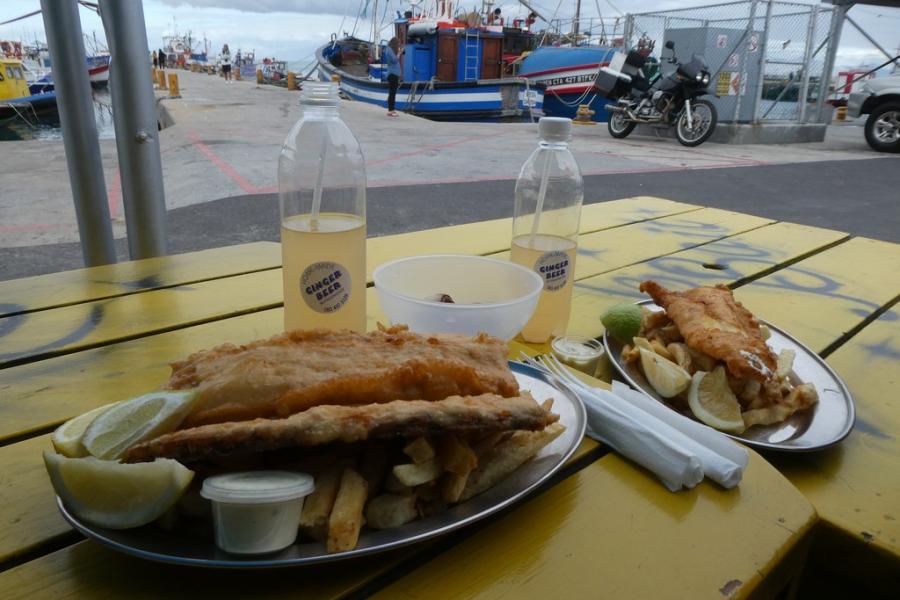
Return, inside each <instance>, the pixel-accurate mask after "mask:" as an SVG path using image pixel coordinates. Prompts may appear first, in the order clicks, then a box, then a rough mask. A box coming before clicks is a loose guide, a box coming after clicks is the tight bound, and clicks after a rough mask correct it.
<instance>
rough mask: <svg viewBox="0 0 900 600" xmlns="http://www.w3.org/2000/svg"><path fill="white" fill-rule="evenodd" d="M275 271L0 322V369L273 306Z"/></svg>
mask: <svg viewBox="0 0 900 600" xmlns="http://www.w3.org/2000/svg"><path fill="white" fill-rule="evenodd" d="M281 302H282V289H281V269H270V270H267V271H258V272H255V273H248V274H246V275H240V276H237V277H226V278H223V279H214V280H211V281H203V282H199V283H195V284H190V285H184V286H176V287H172V288H166V289H161V290H153V291H149V292H143V293H141V294H131V295H129V296H119V297H116V298H109V299H107V300H98V301H94V302H86V303H82V304H73V305H71V306H63V307H60V308H55V309H53V310H49V311H41V312H37V313H27V314H22V315H16V316H12V317H6V318H5V319H3V320H0V328H2V331H0V344H2V350H0V367H2V366H4V365H7V366H8V365H10V364H15V363H17V362H21V361H24V360H35V359H38V358H40V357H42V356H51V355H54V354H58V353H63V352H73V351H75V350H78V349H81V348H89V347H92V346H98V345H102V344H109V343H111V342H115V341H119V340H125V339H129V338H133V337H137V336H142V335H147V334H150V333H155V332H160V331H165V330H168V329H174V328H177V327H186V326H190V325H192V324H197V323H202V322H204V321H211V320H215V319H222V318H225V317H229V316H234V315H238V314H242V313H248V312H253V311H256V310H261V309H264V308H271V307H275V306H279V305H280V304H281Z"/></svg>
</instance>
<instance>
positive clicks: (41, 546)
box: [0, 197, 900, 598]
mask: <svg viewBox="0 0 900 600" xmlns="http://www.w3.org/2000/svg"><path fill="white" fill-rule="evenodd" d="M510 232H511V224H510V221H509V219H499V220H494V221H487V222H480V223H472V224H468V225H459V226H453V227H446V228H441V229H435V230H429V231H420V232H414V233H408V234H402V235H395V236H388V237H382V238H373V239H370V240H369V241H368V253H369V274H370V275H371V270H372V269H373V268H374V267H375V266H377V265H379V264H381V263H383V262H384V261H386V260H390V259H392V258H397V257H401V256H407V255H412V254H419V253H436V252H464V253H471V254H483V255H497V256H504V255H506V253H507V251H508V240H509V236H510ZM898 273H900V246H898V245H894V244H889V243H885V242H879V241H875V240H869V239H864V238H851V237H850V236H848V235H847V234H845V233H841V232H839V231H832V230H826V229H820V228H815V227H808V226H804V225H798V224H793V223H784V222H776V221H773V220H771V219H765V218H761V217H755V216H751V215H746V214H740V213H736V212H729V211H724V210H719V209H713V208H704V207H701V206H694V205H690V204H684V203H679V202H672V201H669V200H664V199H660V198H650V197H640V198H630V199H624V200H618V201H613V202H605V203H601V204H592V205H588V206H585V208H584V214H583V218H582V235H581V239H580V248H579V255H578V259H577V266H576V278H577V283H576V291H575V295H574V299H573V310H572V319H571V322H570V332H577V333H583V334H588V335H591V336H599V335H600V334H602V331H603V329H602V325H601V324H600V321H599V315H600V314H601V313H602V312H603V310H604V309H605V308H607V307H608V306H610V305H611V304H613V303H616V302H620V301H622V300H623V299H636V298H637V297H638V296H639V294H638V293H637V291H636V288H637V283H638V282H640V281H642V280H643V279H647V278H651V277H652V278H655V279H657V280H660V281H662V282H663V283H665V284H667V285H670V286H673V287H687V286H694V285H698V284H715V283H728V284H730V285H732V286H733V287H734V288H735V289H736V295H737V297H738V298H739V299H740V300H741V301H743V302H744V303H745V304H746V305H747V306H748V307H749V308H750V309H751V310H753V311H754V312H756V313H757V314H759V315H760V316H762V317H764V318H765V319H767V320H769V321H771V322H773V323H775V324H776V325H778V326H780V327H781V328H783V329H786V330H788V331H790V332H791V333H793V334H794V335H795V336H796V337H798V338H799V339H800V340H801V341H803V342H805V343H806V344H807V345H809V346H810V347H812V348H813V349H815V350H816V351H817V352H820V353H821V354H822V355H823V356H824V357H826V358H827V360H828V362H829V363H830V364H831V365H832V366H833V367H834V368H835V369H836V370H837V372H838V373H839V374H840V375H841V376H842V377H843V378H844V380H845V381H846V383H847V384H848V386H849V388H850V390H851V391H852V393H853V395H854V397H855V399H856V402H857V411H858V421H857V426H856V429H855V430H854V431H853V432H852V433H851V435H850V436H849V438H847V439H846V440H845V441H844V442H843V443H842V444H840V445H838V446H837V447H834V448H831V449H829V450H825V451H821V452H817V453H812V454H807V455H778V454H771V453H767V454H765V455H760V454H757V453H755V452H752V451H751V461H750V465H749V467H748V469H747V471H746V473H745V477H744V480H743V482H742V483H741V485H740V486H739V488H737V489H734V490H730V491H726V490H723V489H721V488H719V487H717V486H716V485H715V484H711V483H709V482H704V483H702V484H701V485H700V486H698V487H697V488H696V489H694V490H692V491H687V492H680V493H677V494H673V493H670V492H668V491H666V490H665V488H664V487H663V486H662V485H660V484H659V483H658V482H657V481H656V480H655V479H654V477H653V476H652V475H650V474H648V473H646V472H645V471H643V470H642V469H641V468H639V467H637V466H635V465H633V464H631V463H629V462H628V461H627V460H625V459H622V458H621V457H619V456H617V455H616V454H615V453H611V452H609V450H608V449H607V448H605V447H603V446H601V445H599V444H597V443H595V442H593V441H591V440H589V439H585V440H584V441H583V442H582V444H581V446H580V448H579V450H578V452H577V453H576V454H575V456H574V457H573V458H572V459H571V460H570V461H569V463H568V464H567V465H566V466H565V467H564V468H563V470H562V471H561V472H560V474H559V475H558V476H557V477H555V478H554V480H553V481H552V482H551V483H550V484H549V485H546V486H544V487H543V488H542V489H541V491H539V492H538V493H536V494H534V495H532V496H530V497H529V498H527V499H525V500H524V501H522V502H520V503H518V504H517V505H515V506H514V507H512V508H510V509H507V510H505V511H503V512H502V513H501V514H500V515H498V516H495V517H492V518H488V519H485V520H484V521H482V522H480V523H477V524H475V525H473V526H470V527H469V528H467V529H465V530H462V531H460V532H457V533H454V534H450V535H447V536H445V537H442V538H439V539H437V540H433V541H430V542H425V543H421V544H418V545H415V546H411V547H407V548H402V549H399V550H396V551H391V552H387V553H384V554H380V555H375V556H371V557H368V558H364V559H359V560H352V561H346V562H339V563H334V564H329V565H325V566H313V567H301V568H292V569H283V570H277V571H264V572H246V571H242V572H234V571H229V572H225V571H214V570H206V569H195V568H193V569H192V568H187V567H176V566H172V565H167V564H159V563H151V562H148V561H143V560H140V559H138V558H134V557H131V556H126V555H123V554H119V553H116V552H114V551H112V550H109V549H107V548H105V547H104V546H102V545H100V544H99V543H96V542H94V541H91V540H84V539H83V538H82V537H81V536H80V535H78V534H77V533H75V532H74V531H73V530H72V529H71V528H70V527H68V526H67V525H66V523H65V522H64V521H63V520H62V517H61V516H60V515H59V513H58V511H57V509H56V506H55V504H54V498H53V494H52V489H51V487H50V483H49V480H48V478H47V475H46V473H45V472H44V468H43V463H42V459H41V451H42V450H43V449H45V448H48V447H49V445H50V444H49V434H50V432H52V430H53V429H54V428H55V427H56V426H57V425H59V424H60V423H62V422H63V421H65V420H66V419H68V418H70V417H72V416H74V415H76V414H79V413H82V412H85V411H87V410H88V409H90V408H93V407H95V406H98V405H101V404H104V403H108V402H111V401H115V400H119V399H122V398H126V397H129V396H132V395H137V394H139V393H143V392H145V391H148V390H150V389H153V388H155V387H157V386H159V385H160V384H161V383H162V382H164V381H165V380H166V378H167V377H168V373H169V368H168V363H169V362H171V361H173V360H175V359H178V358H181V357H183V356H185V355H187V354H188V353H190V352H193V351H195V350H199V349H202V348H207V347H210V346H213V345H216V344H219V343H223V342H235V343H240V342H246V341H249V340H252V339H256V338H260V337H266V336H269V335H272V334H275V333H277V332H279V331H280V330H281V328H282V311H281V308H280V304H281V273H280V250H279V247H278V245H277V244H274V243H265V242H263V243H254V244H246V245H241V246H233V247H228V248H219V249H213V250H205V251H201V252H194V253H190V254H183V255H176V256H169V257H164V258H158V259H150V260H144V261H136V262H130V263H122V264H117V265H110V266H105V267H96V268H92V269H82V270H77V271H69V272H65V273H59V274H53V275H45V276H39V277H32V278H27V279H20V280H14V281H8V282H0V515H2V518H0V598H120V597H128V598H155V597H160V596H163V595H165V596H166V597H171V598H179V597H185V598H186V597H198V596H200V597H207V596H216V597H234V596H241V595H248V594H252V596H253V597H259V598H269V597H298V596H302V597H304V598H340V597H346V596H350V595H353V596H354V597H356V596H368V595H374V596H377V597H379V598H397V597H400V598H457V597H490V598H498V597H509V598H532V597H533V598H547V597H554V596H560V597H572V598H581V597H590V598H601V597H602V598H645V597H647V598H651V597H652V598H723V597H724V598H747V597H754V598H770V597H775V596H777V595H778V594H782V593H785V594H786V595H787V596H788V597H790V596H791V595H793V594H795V593H796V592H797V591H798V590H799V591H800V592H801V595H803V594H802V593H803V592H810V591H812V592H813V593H815V592H816V591H821V590H830V591H832V592H834V591H835V590H841V589H847V590H852V591H854V592H858V593H860V594H862V595H863V596H866V595H869V596H871V595H872V594H877V593H883V594H884V595H885V596H888V595H889V594H888V591H891V590H896V589H898V584H900V581H898V578H900V575H898V574H900V468H898V467H900V465H898V462H900V459H898V456H900V452H898V451H900V444H898V440H897V432H898V431H900V412H898V409H897V403H896V391H895V390H896V389H897V386H898V383H900V382H898V358H900V310H898V309H897V308H896V307H895V306H893V304H894V303H895V302H896V301H897V298H898V293H900V280H898V277H897V274H898ZM370 285H371V281H370ZM369 294H370V295H369V312H370V324H372V325H374V323H375V322H376V321H377V320H383V317H382V315H381V314H380V310H379V307H378V302H377V299H376V297H375V295H374V293H373V290H372V289H370V290H369ZM522 349H526V350H528V351H529V352H532V353H533V352H539V351H542V350H543V349H542V348H536V347H533V348H525V347H523V346H521V345H518V344H515V343H512V344H511V356H515V355H518V352H519V351H520V350H522Z"/></svg>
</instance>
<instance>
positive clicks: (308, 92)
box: [300, 81, 341, 106]
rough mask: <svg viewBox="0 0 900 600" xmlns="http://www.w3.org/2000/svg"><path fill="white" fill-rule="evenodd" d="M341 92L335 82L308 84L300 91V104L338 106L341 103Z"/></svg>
mask: <svg viewBox="0 0 900 600" xmlns="http://www.w3.org/2000/svg"><path fill="white" fill-rule="evenodd" d="M339 91H340V90H339V89H338V84H337V83H334V82H333V81H317V82H307V83H304V84H303V88H302V89H301V90H300V104H305V105H312V106H338V105H340V103H341V98H340V96H339V95H338V92H339Z"/></svg>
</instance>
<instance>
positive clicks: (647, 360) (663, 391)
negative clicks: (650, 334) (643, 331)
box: [635, 338, 691, 398]
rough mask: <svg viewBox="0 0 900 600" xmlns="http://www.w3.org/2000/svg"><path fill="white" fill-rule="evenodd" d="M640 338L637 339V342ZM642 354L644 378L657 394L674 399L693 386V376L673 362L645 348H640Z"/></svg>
mask: <svg viewBox="0 0 900 600" xmlns="http://www.w3.org/2000/svg"><path fill="white" fill-rule="evenodd" d="M637 339H639V338H635V340H637ZM638 351H639V352H640V353H641V366H642V367H643V368H644V376H645V377H646V378H647V381H648V382H650V385H651V386H653V389H654V390H656V393H657V394H659V395H660V396H662V397H663V398H674V397H675V396H677V395H678V394H680V393H681V392H683V391H684V390H686V389H687V387H688V386H689V385H690V384H691V375H690V373H688V372H687V371H685V370H684V369H682V368H681V367H679V366H678V365H676V364H675V363H673V362H672V361H671V360H668V359H666V358H663V357H662V356H660V355H659V354H657V353H656V352H653V351H652V350H647V349H646V348H644V347H643V346H639V347H638Z"/></svg>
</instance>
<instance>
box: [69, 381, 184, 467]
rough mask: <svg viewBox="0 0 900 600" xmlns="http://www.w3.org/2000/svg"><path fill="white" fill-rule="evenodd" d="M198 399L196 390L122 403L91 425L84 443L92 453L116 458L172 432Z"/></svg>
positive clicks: (154, 394) (83, 440) (145, 397)
mask: <svg viewBox="0 0 900 600" xmlns="http://www.w3.org/2000/svg"><path fill="white" fill-rule="evenodd" d="M196 398H197V393H196V392H195V391H193V390H191V391H177V392H169V391H161V392H150V393H149V394H144V395H143V396H138V397H137V398H132V399H131V400H125V401H123V402H119V403H118V404H116V405H115V406H114V407H112V408H110V409H109V410H108V411H106V412H104V413H103V414H101V415H100V416H98V417H96V418H95V419H94V420H93V421H92V422H91V424H90V425H88V427H87V429H86V430H85V432H84V437H83V438H82V440H81V441H82V444H84V447H85V448H86V449H87V451H88V452H89V453H90V454H91V455H92V456H96V457H97V458H102V459H105V460H114V459H117V458H119V457H120V456H121V455H122V453H124V452H125V451H126V450H127V449H128V448H130V447H131V446H133V445H135V444H137V443H138V442H142V441H144V440H147V439H151V438H154V437H158V436H160V435H162V434H164V433H168V432H170V431H173V430H174V429H175V428H176V427H178V425H180V424H181V421H183V420H184V418H185V417H186V416H187V415H188V413H189V412H190V411H191V409H192V408H193V406H194V401H195V400H196Z"/></svg>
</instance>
